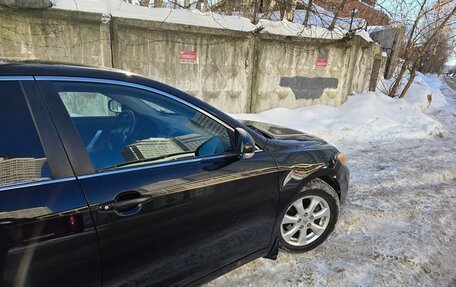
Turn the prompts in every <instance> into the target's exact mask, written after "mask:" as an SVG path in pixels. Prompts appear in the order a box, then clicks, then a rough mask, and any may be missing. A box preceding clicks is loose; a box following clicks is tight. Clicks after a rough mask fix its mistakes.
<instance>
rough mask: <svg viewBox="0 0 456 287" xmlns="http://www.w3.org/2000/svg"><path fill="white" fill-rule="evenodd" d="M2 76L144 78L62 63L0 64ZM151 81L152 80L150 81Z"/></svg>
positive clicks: (26, 62)
mask: <svg viewBox="0 0 456 287" xmlns="http://www.w3.org/2000/svg"><path fill="white" fill-rule="evenodd" d="M0 76H62V77H65V76H67V77H96V78H109V79H124V80H127V78H129V79H131V78H132V77H135V78H136V77H140V78H144V79H147V78H145V77H142V76H140V75H136V74H132V73H129V72H126V71H122V70H117V69H113V68H108V67H94V66H85V65H75V64H66V63H61V62H36V61H25V62H15V61H8V62H0ZM148 80H150V79H148Z"/></svg>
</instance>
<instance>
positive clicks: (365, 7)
mask: <svg viewBox="0 0 456 287" xmlns="http://www.w3.org/2000/svg"><path fill="white" fill-rule="evenodd" d="M341 2H342V0H315V1H314V3H315V4H316V5H318V6H321V7H323V8H324V9H326V10H329V11H331V12H333V13H335V12H336V10H337V8H338V7H339V5H340V3H341ZM376 3H377V0H360V1H354V0H349V1H347V3H345V5H344V7H343V8H342V10H341V11H340V13H339V17H346V18H349V17H351V11H352V10H353V9H357V10H358V14H357V15H356V17H357V18H362V19H365V20H366V21H367V24H368V25H369V26H378V25H387V24H389V22H390V19H389V17H388V15H386V14H385V13H383V12H382V11H379V10H376V9H375V4H376Z"/></svg>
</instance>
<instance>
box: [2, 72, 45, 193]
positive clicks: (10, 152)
mask: <svg viewBox="0 0 456 287" xmlns="http://www.w3.org/2000/svg"><path fill="white" fill-rule="evenodd" d="M0 133H1V139H0V187H5V186H9V185H15V184H21V183H29V182H34V181H41V180H46V179H50V177H51V176H50V170H49V167H48V165H47V160H46V156H45V154H44V151H43V147H42V145H41V142H40V139H39V137H38V134H37V131H36V129H35V125H34V123H33V120H32V117H31V115H30V113H29V109H28V106H27V102H26V100H25V97H24V94H23V93H22V89H21V86H20V84H19V82H13V81H0Z"/></svg>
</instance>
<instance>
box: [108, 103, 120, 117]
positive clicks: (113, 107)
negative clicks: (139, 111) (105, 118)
mask: <svg viewBox="0 0 456 287" xmlns="http://www.w3.org/2000/svg"><path fill="white" fill-rule="evenodd" d="M108 109H109V111H111V112H113V113H116V114H119V113H121V112H122V104H121V103H119V102H118V101H116V100H109V102H108Z"/></svg>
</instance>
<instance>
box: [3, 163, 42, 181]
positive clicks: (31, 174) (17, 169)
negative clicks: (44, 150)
mask: <svg viewBox="0 0 456 287" xmlns="http://www.w3.org/2000/svg"><path fill="white" fill-rule="evenodd" d="M45 162H46V158H11V159H8V158H4V157H0V186H2V185H12V184H20V183H27V182H33V181H39V180H43V179H45V178H43V177H42V176H41V169H42V168H43V165H44V163H45Z"/></svg>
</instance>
